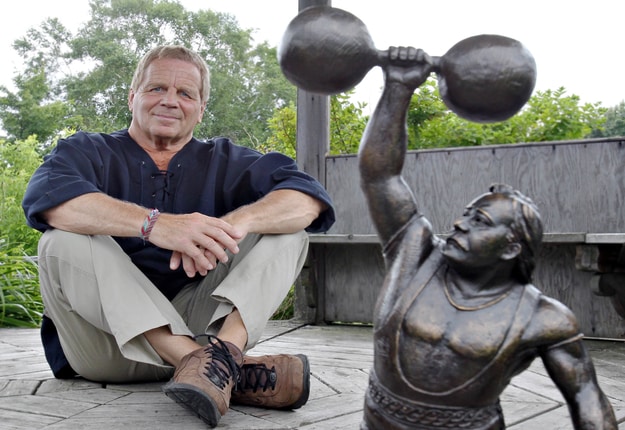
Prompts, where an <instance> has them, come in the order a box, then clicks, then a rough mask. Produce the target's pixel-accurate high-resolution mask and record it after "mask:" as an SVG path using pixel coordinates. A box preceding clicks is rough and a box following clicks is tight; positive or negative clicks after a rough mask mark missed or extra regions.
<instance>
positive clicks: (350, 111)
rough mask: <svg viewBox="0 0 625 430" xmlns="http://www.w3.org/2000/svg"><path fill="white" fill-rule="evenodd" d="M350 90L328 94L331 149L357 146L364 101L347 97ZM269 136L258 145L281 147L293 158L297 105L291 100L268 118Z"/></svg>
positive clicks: (341, 150)
mask: <svg viewBox="0 0 625 430" xmlns="http://www.w3.org/2000/svg"><path fill="white" fill-rule="evenodd" d="M352 95H353V91H350V92H346V93H341V94H337V95H334V96H332V97H330V153H331V154H333V155H336V154H352V153H355V152H356V151H357V150H358V145H359V143H360V138H361V137H362V134H363V132H364V130H365V127H366V125H367V117H366V116H364V115H363V109H364V108H365V107H366V105H365V104H364V103H361V102H359V103H357V104H354V103H353V102H352V101H350V97H351V96H352ZM269 129H270V131H271V136H270V137H269V138H268V139H267V140H266V141H265V144H264V145H263V146H262V147H261V148H259V149H261V150H262V151H264V152H267V151H270V150H274V151H280V152H282V153H284V154H286V155H288V156H290V157H293V158H295V151H296V137H297V136H296V135H297V109H296V107H295V104H294V103H290V104H289V105H287V106H285V107H283V108H281V109H277V110H276V111H275V112H274V114H273V117H272V118H270V119H269Z"/></svg>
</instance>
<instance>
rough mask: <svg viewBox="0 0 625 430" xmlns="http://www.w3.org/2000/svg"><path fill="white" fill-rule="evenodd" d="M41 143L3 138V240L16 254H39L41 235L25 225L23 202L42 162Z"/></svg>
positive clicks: (0, 196)
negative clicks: (31, 178) (29, 182)
mask: <svg viewBox="0 0 625 430" xmlns="http://www.w3.org/2000/svg"><path fill="white" fill-rule="evenodd" d="M36 144H37V140H36V139H35V138H34V137H31V138H29V139H27V140H24V141H21V140H18V141H15V142H10V141H8V140H6V139H0V240H2V242H3V246H4V247H5V248H8V249H12V250H14V255H20V254H21V253H26V254H27V255H36V253H37V242H38V240H39V232H37V231H36V230H33V229H32V228H30V227H28V226H27V225H26V223H25V222H24V212H23V211H22V199H23V197H24V192H25V191H26V185H27V184H28V181H29V179H30V177H31V175H32V174H33V172H34V171H35V169H36V168H37V166H39V164H41V162H42V158H41V156H40V155H39V154H38V152H37V151H36V149H35V148H36Z"/></svg>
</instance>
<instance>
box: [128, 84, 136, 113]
mask: <svg viewBox="0 0 625 430" xmlns="http://www.w3.org/2000/svg"><path fill="white" fill-rule="evenodd" d="M134 98H135V92H134V91H133V90H132V88H131V89H130V90H129V91H128V109H130V112H132V102H133V100H134Z"/></svg>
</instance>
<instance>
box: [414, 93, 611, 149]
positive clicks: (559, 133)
mask: <svg viewBox="0 0 625 430" xmlns="http://www.w3.org/2000/svg"><path fill="white" fill-rule="evenodd" d="M424 90H425V92H426V99H425V100H426V101H428V103H426V104H425V105H426V107H427V106H430V109H429V110H428V109H426V112H425V114H423V113H422V112H421V111H423V108H422V107H421V103H420V102H419V98H420V97H421V89H420V90H419V91H417V92H416V93H415V96H414V97H413V104H412V105H411V112H412V111H413V110H416V114H414V116H415V117H416V118H418V119H419V120H418V121H414V123H413V124H411V128H412V129H411V131H410V136H411V138H412V139H413V140H411V141H410V148H411V149H421V148H441V147H455V146H477V145H494V144H505V143H520V142H546V141H558V140H571V139H583V138H587V137H589V136H590V135H591V132H592V131H593V130H595V129H600V128H601V127H602V125H603V122H604V121H605V118H604V113H605V108H602V107H601V106H600V103H585V104H582V103H581V102H580V99H579V97H578V96H576V95H566V94H565V93H566V90H565V89H564V88H559V89H558V90H556V91H552V90H547V91H537V92H536V93H535V94H534V95H533V96H532V97H531V98H530V99H529V101H528V102H527V104H526V106H525V107H524V108H523V109H522V110H521V111H520V112H519V113H518V114H516V115H515V116H513V117H512V118H510V119H508V120H506V121H502V122H497V123H488V124H478V123H474V122H470V121H467V120H464V119H462V118H460V117H458V116H457V115H455V114H453V113H452V112H450V111H449V110H440V109H439V108H441V106H440V105H439V104H438V103H437V102H436V101H435V100H432V99H431V96H432V92H431V88H428V87H427V86H426V87H425V89H424ZM415 99H416V100H415ZM411 114H412V113H409V118H410V115H411Z"/></svg>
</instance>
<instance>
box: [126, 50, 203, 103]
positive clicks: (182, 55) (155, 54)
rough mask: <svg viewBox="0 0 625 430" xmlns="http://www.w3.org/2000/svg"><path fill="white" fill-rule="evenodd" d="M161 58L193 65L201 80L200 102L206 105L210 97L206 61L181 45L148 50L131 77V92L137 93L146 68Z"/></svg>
mask: <svg viewBox="0 0 625 430" xmlns="http://www.w3.org/2000/svg"><path fill="white" fill-rule="evenodd" d="M163 58H166V59H174V60H182V61H187V62H189V63H192V64H194V65H195V66H196V67H197V68H198V70H199V71H200V80H201V88H200V97H201V102H202V104H204V103H206V102H207V101H208V97H209V95H210V71H209V68H208V64H206V61H205V60H204V59H203V58H202V57H200V55H199V54H197V53H196V52H195V51H192V50H190V49H188V48H185V47H184V46H181V45H161V46H157V47H155V48H152V49H150V50H149V51H148V52H147V53H146V54H145V55H144V56H143V58H141V60H139V63H138V64H137V68H136V69H135V73H134V76H133V77H132V82H131V83H130V88H132V90H133V91H137V90H138V89H139V85H141V83H142V82H143V78H144V76H145V71H146V70H147V68H148V66H149V65H150V64H151V63H152V62H153V61H154V60H159V59H163Z"/></svg>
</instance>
